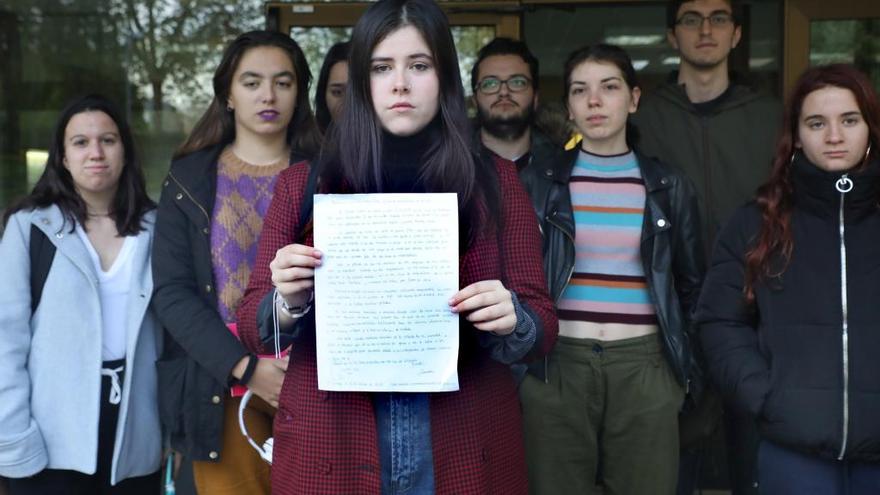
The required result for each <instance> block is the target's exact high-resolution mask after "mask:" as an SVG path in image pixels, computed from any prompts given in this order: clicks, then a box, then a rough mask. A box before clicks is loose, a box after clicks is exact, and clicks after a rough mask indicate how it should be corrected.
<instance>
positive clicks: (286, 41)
mask: <svg viewBox="0 0 880 495" xmlns="http://www.w3.org/2000/svg"><path fill="white" fill-rule="evenodd" d="M264 46H266V47H275V48H280V49H282V50H284V52H285V53H287V56H288V57H290V63H291V64H293V72H294V73H295V75H296V102H295V105H296V108H295V109H294V111H293V117H292V118H291V119H290V124H288V126H287V143H288V144H289V145H290V147H291V149H292V150H295V151H297V152H299V153H301V154H302V155H305V156H312V155H314V154H315V153H316V152H317V150H318V147H319V146H320V137H319V133H318V130H317V126H316V124H315V118H314V116H313V115H312V107H311V105H310V104H309V84H310V83H311V81H312V73H311V71H310V70H309V64H308V62H307V61H306V56H305V55H304V54H303V51H302V49H301V48H300V47H299V45H298V44H297V43H296V42H295V41H293V39H291V38H290V36H286V35H284V34H281V33H279V32H277V31H250V32H247V33H244V34H242V35H240V36H239V37H238V38H235V40H233V41H232V43H230V44H229V46H227V47H226V51H224V52H223V58H222V59H221V60H220V65H218V66H217V70H215V71H214V79H213V83H214V98H213V99H212V100H211V104H210V105H209V106H208V110H206V111H205V113H204V114H203V115H202V118H200V119H199V121H198V122H197V123H196V125H195V127H194V128H193V130H192V132H191V133H190V134H189V137H188V138H187V139H186V141H185V142H184V143H183V144H182V145H181V146H180V148H178V149H177V151H176V152H175V153H174V157H175V158H177V157H180V156H183V155H187V154H189V153H192V152H194V151H198V150H201V149H204V148H207V147H209V146H213V145H215V144H220V143H229V142H232V141H233V140H234V139H235V119H234V117H233V114H232V112H230V111H228V110H227V109H226V104H227V101H228V100H229V91H230V89H231V87H232V78H233V76H234V75H235V70H236V69H237V68H238V64H239V62H240V61H241V58H242V57H243V56H244V54H245V52H247V51H248V50H250V49H251V48H258V47H264Z"/></svg>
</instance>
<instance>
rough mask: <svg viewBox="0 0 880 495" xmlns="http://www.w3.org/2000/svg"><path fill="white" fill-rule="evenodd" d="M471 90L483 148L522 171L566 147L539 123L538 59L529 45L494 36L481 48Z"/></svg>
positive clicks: (473, 71) (550, 157)
mask: <svg viewBox="0 0 880 495" xmlns="http://www.w3.org/2000/svg"><path fill="white" fill-rule="evenodd" d="M471 89H472V90H473V94H474V103H475V105H476V108H477V119H476V127H477V130H478V132H479V140H480V142H481V143H482V145H483V148H484V149H483V151H484V152H489V153H491V154H494V155H497V156H500V157H502V158H505V159H507V160H510V161H512V162H514V163H516V166H517V169H518V170H523V169H524V168H525V167H526V166H527V165H528V164H529V163H531V162H542V161H544V160H547V159H552V157H553V156H554V154H555V153H556V152H557V151H558V150H559V149H561V148H560V147H559V146H556V145H554V143H553V142H552V141H551V140H550V139H549V138H548V137H547V136H546V135H545V134H544V133H543V132H541V130H540V129H538V128H537V127H536V126H535V112H536V111H537V107H538V59H537V58H535V56H534V55H532V52H531V51H529V48H528V46H526V44H525V43H523V42H522V41H517V40H512V39H510V38H495V39H493V40H492V41H490V42H489V43H488V44H486V45H485V46H484V47H483V48H481V49H480V51H479V53H478V54H477V61H476V63H474V66H473V68H472V69H471Z"/></svg>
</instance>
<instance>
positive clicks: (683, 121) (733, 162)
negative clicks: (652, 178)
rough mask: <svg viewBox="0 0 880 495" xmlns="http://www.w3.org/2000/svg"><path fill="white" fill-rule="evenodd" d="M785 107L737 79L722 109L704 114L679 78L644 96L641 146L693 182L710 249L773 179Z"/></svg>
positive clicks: (640, 117) (637, 122) (637, 120)
mask: <svg viewBox="0 0 880 495" xmlns="http://www.w3.org/2000/svg"><path fill="white" fill-rule="evenodd" d="M781 111H782V109H781V107H780V105H779V102H778V101H777V100H775V99H774V98H772V97H770V96H768V95H763V94H760V93H758V92H756V91H754V90H752V89H750V88H749V87H747V86H744V85H741V84H736V83H734V84H733V85H732V86H731V88H730V93H729V94H728V95H726V96H725V98H724V100H723V101H722V102H720V103H719V105H718V107H717V108H715V109H714V110H713V111H712V112H709V113H705V114H700V113H699V112H698V111H697V108H696V107H695V106H694V104H693V103H691V102H690V100H689V99H688V97H687V94H686V93H685V89H684V86H681V85H679V84H678V83H677V82H676V78H675V77H672V78H670V81H669V82H667V83H665V84H663V85H661V86H660V87H659V88H657V89H656V90H655V91H653V92H651V93H650V94H647V95H645V97H644V98H643V99H642V101H641V103H640V105H639V110H638V112H636V114H635V115H634V116H633V119H632V122H633V123H634V124H635V125H636V127H637V128H638V132H639V138H638V142H637V145H638V148H639V150H640V151H641V152H642V153H643V154H645V155H647V156H651V157H654V158H657V159H658V160H660V161H661V162H662V163H668V164H671V165H673V166H676V167H678V168H679V169H681V171H682V172H684V174H685V175H687V176H688V178H690V179H691V181H693V183H694V185H695V186H696V189H697V197H698V199H699V203H700V214H701V217H702V218H703V238H704V239H705V240H706V241H707V243H708V247H711V242H712V241H713V240H714V239H715V236H716V234H717V233H718V231H719V230H720V228H721V226H722V225H723V224H724V222H726V220H727V218H728V217H729V216H730V215H731V214H732V213H733V211H734V210H735V209H736V208H737V207H738V206H739V205H741V204H742V203H743V202H745V201H747V200H748V199H750V198H752V197H753V196H754V194H755V189H756V188H757V187H758V186H759V185H761V184H762V183H764V182H765V181H766V180H767V178H768V177H769V174H770V166H771V161H772V159H773V152H774V149H775V143H776V138H777V133H778V129H779V126H780V124H781V121H782V118H781Z"/></svg>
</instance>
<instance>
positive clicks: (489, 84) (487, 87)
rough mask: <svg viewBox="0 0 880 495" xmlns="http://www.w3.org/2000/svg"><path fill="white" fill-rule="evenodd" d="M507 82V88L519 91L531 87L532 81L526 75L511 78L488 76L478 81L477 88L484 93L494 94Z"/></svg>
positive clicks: (515, 91) (512, 91) (513, 91)
mask: <svg viewBox="0 0 880 495" xmlns="http://www.w3.org/2000/svg"><path fill="white" fill-rule="evenodd" d="M502 84H506V85H507V89H508V90H509V91H510V92H511V93H519V92H520V91H525V90H527V89H529V86H531V85H532V81H531V80H530V79H529V78H528V77H526V76H513V77H511V78H509V79H498V78H497V77H492V76H489V77H486V78H484V79H483V80H482V81H480V82H478V83H477V89H478V90H479V91H480V93H483V94H484V95H494V94H495V93H497V92H499V91H501V85H502Z"/></svg>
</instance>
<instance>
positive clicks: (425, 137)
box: [382, 118, 440, 193]
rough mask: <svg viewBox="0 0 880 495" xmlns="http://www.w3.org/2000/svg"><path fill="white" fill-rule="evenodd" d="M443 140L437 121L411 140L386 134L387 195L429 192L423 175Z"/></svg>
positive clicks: (410, 138) (384, 147)
mask: <svg viewBox="0 0 880 495" xmlns="http://www.w3.org/2000/svg"><path fill="white" fill-rule="evenodd" d="M439 139H440V123H439V120H438V119H436V118H435V119H434V120H432V121H431V122H430V123H429V124H428V125H427V126H425V128H423V129H422V130H420V131H419V132H417V133H415V134H413V135H411V136H396V135H394V134H391V133H390V132H388V131H385V130H383V131H382V171H383V176H384V177H383V179H384V181H385V183H384V192H391V193H409V192H425V185H424V184H423V183H422V182H421V180H419V172H421V168H422V163H423V162H424V159H425V157H426V155H427V153H428V152H429V150H431V149H432V148H433V145H434V143H436V142H437V141H438V140H439Z"/></svg>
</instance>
